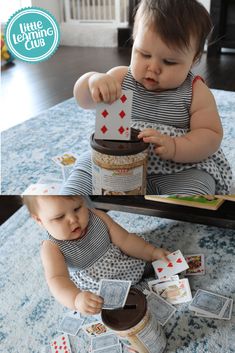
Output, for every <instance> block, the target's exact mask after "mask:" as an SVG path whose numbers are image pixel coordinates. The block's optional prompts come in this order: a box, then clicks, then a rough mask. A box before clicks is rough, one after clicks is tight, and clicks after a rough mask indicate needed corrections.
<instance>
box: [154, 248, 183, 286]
mask: <svg viewBox="0 0 235 353" xmlns="http://www.w3.org/2000/svg"><path fill="white" fill-rule="evenodd" d="M167 258H168V259H169V262H168V263H166V262H165V261H163V260H157V261H154V262H153V263H152V265H153V268H154V270H155V272H156V274H157V276H158V278H159V279H162V278H163V279H164V278H168V277H171V276H173V275H176V274H177V273H180V272H183V271H184V270H186V269H188V268H189V266H188V264H187V262H186V261H185V259H184V257H183V255H182V253H181V251H180V250H177V251H174V252H173V253H171V254H170V255H168V256H167Z"/></svg>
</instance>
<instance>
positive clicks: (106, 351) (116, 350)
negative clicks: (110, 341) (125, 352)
mask: <svg viewBox="0 0 235 353" xmlns="http://www.w3.org/2000/svg"><path fill="white" fill-rule="evenodd" d="M92 352H94V353H122V346H121V344H116V345H115V346H110V347H103V348H101V349H96V350H95V351H92Z"/></svg>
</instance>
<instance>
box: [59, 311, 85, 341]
mask: <svg viewBox="0 0 235 353" xmlns="http://www.w3.org/2000/svg"><path fill="white" fill-rule="evenodd" d="M83 322H84V320H83V319H78V318H75V317H71V316H65V317H64V318H63V320H62V321H61V323H60V326H59V331H61V332H64V333H68V334H69V335H72V336H76V334H77V333H78V331H79V330H80V328H81V326H82V324H83Z"/></svg>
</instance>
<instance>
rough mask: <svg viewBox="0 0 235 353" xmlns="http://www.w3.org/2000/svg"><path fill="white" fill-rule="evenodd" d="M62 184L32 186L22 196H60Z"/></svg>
mask: <svg viewBox="0 0 235 353" xmlns="http://www.w3.org/2000/svg"><path fill="white" fill-rule="evenodd" d="M61 186H62V184H57V183H52V184H39V183H37V184H32V185H30V186H29V187H28V188H27V189H26V190H25V191H24V192H23V194H22V195H58V194H59V192H60V189H61Z"/></svg>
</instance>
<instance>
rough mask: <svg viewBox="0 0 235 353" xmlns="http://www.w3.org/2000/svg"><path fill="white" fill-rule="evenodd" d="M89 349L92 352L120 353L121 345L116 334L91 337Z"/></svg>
mask: <svg viewBox="0 0 235 353" xmlns="http://www.w3.org/2000/svg"><path fill="white" fill-rule="evenodd" d="M91 351H92V352H94V353H122V346H121V344H120V342H119V339H118V337H117V336H116V335H114V334H112V333H109V334H107V335H103V336H99V337H93V338H92V339H91Z"/></svg>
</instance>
